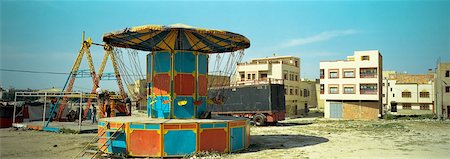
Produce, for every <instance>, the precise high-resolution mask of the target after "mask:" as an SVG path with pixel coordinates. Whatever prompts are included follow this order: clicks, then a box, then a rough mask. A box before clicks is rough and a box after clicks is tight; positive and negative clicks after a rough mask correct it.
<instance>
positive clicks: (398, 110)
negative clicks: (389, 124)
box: [382, 72, 435, 115]
mask: <svg viewBox="0 0 450 159" xmlns="http://www.w3.org/2000/svg"><path fill="white" fill-rule="evenodd" d="M383 74H385V73H383ZM433 81H434V75H433V74H398V73H395V72H390V73H386V74H385V76H384V77H383V90H382V91H383V106H384V108H385V110H386V112H387V113H390V114H397V115H421V114H433V104H434V97H435V96H434V82H433Z"/></svg>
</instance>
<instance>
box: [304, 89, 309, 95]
mask: <svg viewBox="0 0 450 159" xmlns="http://www.w3.org/2000/svg"><path fill="white" fill-rule="evenodd" d="M308 96H309V95H308V90H306V89H303V97H308Z"/></svg>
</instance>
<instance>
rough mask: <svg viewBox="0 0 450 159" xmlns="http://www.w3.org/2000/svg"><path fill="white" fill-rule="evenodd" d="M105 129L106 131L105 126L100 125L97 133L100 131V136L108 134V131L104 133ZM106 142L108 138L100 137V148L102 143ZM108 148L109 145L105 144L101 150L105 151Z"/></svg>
mask: <svg viewBox="0 0 450 159" xmlns="http://www.w3.org/2000/svg"><path fill="white" fill-rule="evenodd" d="M103 131H105V129H104V128H103V127H101V126H99V127H98V130H97V133H98V134H97V136H98V137H104V136H106V133H103ZM105 142H106V138H99V139H98V148H100V147H101V146H102V145H104V144H105ZM107 148H108V147H107V146H103V147H102V148H101V151H103V152H105V151H106V150H107Z"/></svg>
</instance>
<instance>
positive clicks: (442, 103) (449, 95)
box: [434, 62, 450, 119]
mask: <svg viewBox="0 0 450 159" xmlns="http://www.w3.org/2000/svg"><path fill="white" fill-rule="evenodd" d="M435 90H436V100H435V101H436V104H435V109H434V110H435V111H436V115H437V117H438V118H444V119H448V118H450V62H447V63H439V64H438V65H437V67H436V77H435Z"/></svg>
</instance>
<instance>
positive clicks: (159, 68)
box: [153, 51, 170, 73]
mask: <svg viewBox="0 0 450 159" xmlns="http://www.w3.org/2000/svg"><path fill="white" fill-rule="evenodd" d="M154 58H155V59H154V61H153V62H155V64H154V66H155V72H157V73H162V72H169V71H170V53H169V52H166V51H161V52H155V57H154Z"/></svg>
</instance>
